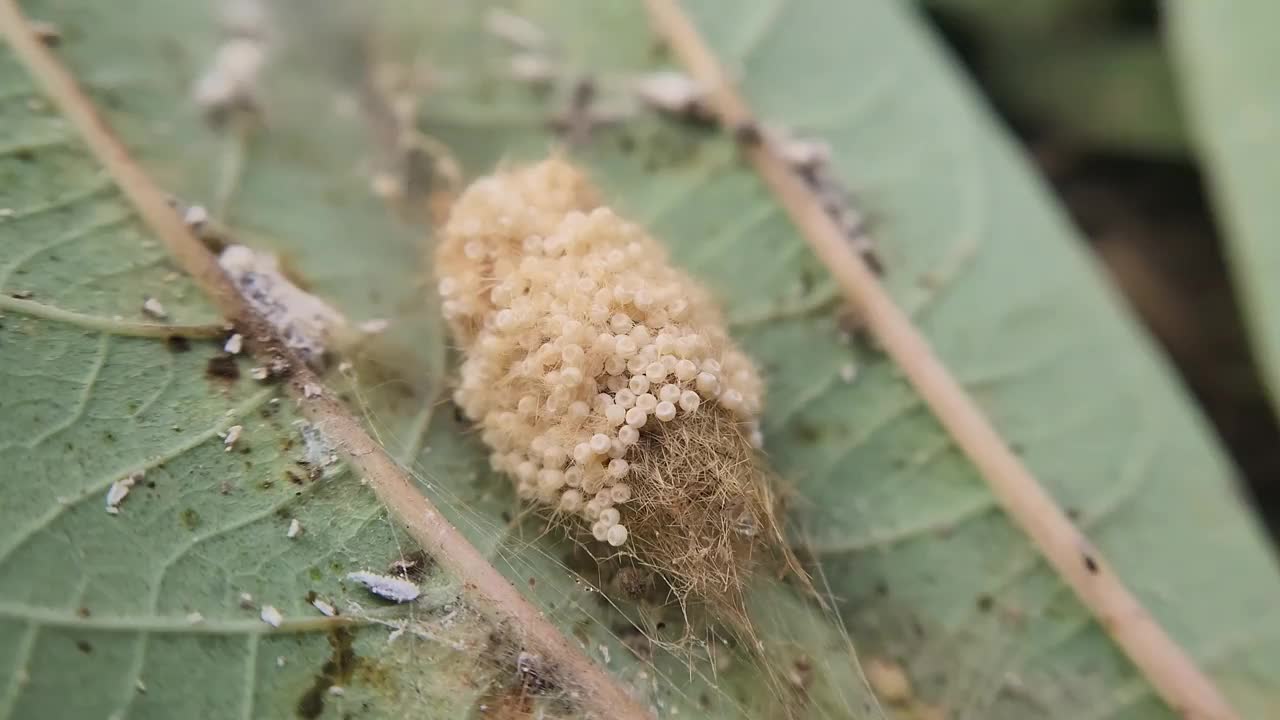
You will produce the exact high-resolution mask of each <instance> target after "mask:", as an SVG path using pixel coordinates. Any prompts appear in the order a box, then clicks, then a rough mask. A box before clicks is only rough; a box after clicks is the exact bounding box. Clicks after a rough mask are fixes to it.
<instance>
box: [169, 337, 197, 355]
mask: <svg viewBox="0 0 1280 720" xmlns="http://www.w3.org/2000/svg"><path fill="white" fill-rule="evenodd" d="M164 346H165V347H166V348H168V349H169V352H174V353H184V352H187V351H189V350H191V341H190V340H188V339H187V338H186V336H185V335H170V336H169V337H167V338H165V339H164Z"/></svg>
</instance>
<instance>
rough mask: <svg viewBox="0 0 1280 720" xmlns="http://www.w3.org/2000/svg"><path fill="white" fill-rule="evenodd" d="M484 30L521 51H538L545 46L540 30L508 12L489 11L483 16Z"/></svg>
mask: <svg viewBox="0 0 1280 720" xmlns="http://www.w3.org/2000/svg"><path fill="white" fill-rule="evenodd" d="M484 29H485V30H487V31H488V32H489V34H490V35H493V36H494V37H496V38H499V39H501V40H502V41H504V42H506V43H509V44H510V45H512V46H513V47H516V48H519V49H521V50H539V49H542V48H543V47H546V44H547V36H546V33H544V32H542V28H539V27H538V26H537V25H534V24H533V22H532V21H531V20H529V19H527V18H524V17H521V16H520V15H516V14H515V13H513V12H511V11H510V10H503V9H501V8H493V9H491V10H489V12H487V13H485V16H484Z"/></svg>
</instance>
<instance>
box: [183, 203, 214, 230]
mask: <svg viewBox="0 0 1280 720" xmlns="http://www.w3.org/2000/svg"><path fill="white" fill-rule="evenodd" d="M182 221H183V222H185V223H186V224H187V225H190V226H191V227H194V228H198V227H200V226H201V225H204V224H205V223H207V222H209V211H208V210H205V209H204V206H203V205H192V206H190V207H188V208H187V211H186V212H184V213H182Z"/></svg>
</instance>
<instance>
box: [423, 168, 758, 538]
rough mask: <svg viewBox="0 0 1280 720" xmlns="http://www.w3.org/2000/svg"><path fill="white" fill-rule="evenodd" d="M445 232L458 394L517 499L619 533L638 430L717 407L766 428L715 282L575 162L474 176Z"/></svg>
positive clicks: (442, 260) (638, 448)
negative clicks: (685, 267) (605, 196)
mask: <svg viewBox="0 0 1280 720" xmlns="http://www.w3.org/2000/svg"><path fill="white" fill-rule="evenodd" d="M444 235H445V236H444V239H443V241H442V243H441V245H440V247H439V249H438V253H437V265H436V268H437V274H438V281H439V282H438V289H439V293H440V296H441V298H442V308H443V313H444V316H445V318H446V320H447V321H448V323H449V325H450V328H451V330H452V332H453V334H454V337H455V338H456V339H457V340H458V342H459V343H460V344H461V346H462V350H463V356H464V360H463V363H462V367H461V379H460V383H459V385H458V387H457V389H456V391H455V394H454V400H455V402H456V403H457V404H458V406H459V407H460V408H461V409H462V410H463V411H464V412H465V413H466V415H467V416H468V417H469V418H470V419H471V420H473V421H475V422H476V423H478V424H479V426H480V428H481V432H482V438H483V440H484V442H485V444H486V445H487V446H488V447H489V448H490V449H491V455H490V460H491V463H492V466H493V467H494V468H495V469H496V470H499V471H502V472H504V473H506V474H508V475H510V476H511V477H512V478H514V480H515V485H516V490H517V492H518V494H519V495H520V496H521V497H522V498H525V499H528V500H533V501H536V502H538V503H541V504H543V505H544V506H547V507H550V508H552V509H554V510H556V511H558V512H559V513H562V514H564V515H569V516H578V517H581V518H582V519H583V520H585V521H586V522H587V523H589V524H590V527H591V533H592V535H593V536H594V537H595V538H596V539H597V540H599V541H602V542H608V543H609V544H610V545H613V546H615V547H617V546H621V545H623V544H625V543H626V542H627V538H628V534H629V531H628V529H627V525H626V508H627V504H628V503H630V502H639V501H643V497H636V496H634V495H633V491H634V490H635V489H637V487H638V486H640V485H643V483H642V482H638V481H639V480H642V479H637V478H635V477H633V475H632V472H633V468H632V461H634V459H635V458H636V454H637V453H640V452H644V449H643V446H644V443H645V442H646V438H647V436H652V435H654V434H655V432H656V431H657V430H659V429H660V427H661V426H662V425H664V424H667V423H679V422H681V421H682V418H685V417H688V416H689V415H691V414H693V413H698V412H710V411H712V407H711V406H712V404H715V405H718V406H719V407H721V408H723V409H724V410H726V411H728V412H730V413H732V415H733V416H734V417H736V418H737V419H738V420H739V421H740V422H741V423H743V424H744V425H745V426H746V428H747V431H748V432H747V434H748V435H749V436H751V437H753V438H758V437H759V431H758V425H757V423H756V420H757V418H758V416H759V412H760V407H761V399H762V392H763V387H762V384H761V381H760V377H759V375H758V374H757V372H756V370H755V368H754V366H753V365H752V363H751V361H750V360H749V359H748V358H747V357H746V356H745V355H744V354H743V353H742V352H741V351H739V350H738V349H737V348H736V347H735V346H734V345H733V343H732V341H731V340H730V339H729V336H728V334H727V332H726V331H725V327H724V322H723V320H722V318H721V317H720V314H719V312H718V310H717V308H716V307H715V305H714V304H713V302H712V300H711V298H710V296H709V295H708V293H707V292H706V291H705V290H704V289H703V288H702V287H701V286H700V285H699V284H697V283H696V282H694V281H693V280H692V279H691V278H689V277H688V276H687V275H685V274H684V273H682V272H680V271H679V270H676V269H675V268H673V267H671V265H669V264H668V261H667V256H666V252H665V249H664V248H663V247H662V245H661V244H660V243H659V242H657V241H656V240H654V239H653V238H652V237H650V236H649V235H647V234H646V233H645V232H644V231H643V230H641V229H640V228H639V227H637V226H636V225H634V224H631V223H628V222H626V221H624V220H623V219H621V218H619V217H618V216H617V215H615V214H614V213H613V212H612V211H611V210H610V209H608V208H606V207H602V206H600V204H599V203H598V201H597V200H596V199H595V197H594V192H593V191H592V190H591V188H590V186H589V185H588V184H587V182H586V180H585V178H584V177H583V176H582V175H581V173H579V172H578V171H577V170H576V169H574V168H572V166H570V165H568V164H567V163H565V162H563V161H561V160H558V159H552V160H548V161H546V162H543V163H541V164H539V165H535V166H532V167H530V168H526V169H522V170H516V171H509V172H504V173H499V174H497V175H494V176H491V177H489V178H485V179H482V180H480V181H477V182H476V183H474V184H473V185H472V186H471V188H469V189H468V190H467V192H465V193H464V194H463V195H462V197H460V198H459V200H458V202H457V204H456V205H455V207H454V210H453V213H452V215H451V217H450V220H449V223H448V225H447V227H446V229H445V234H444ZM652 441H660V438H653V439H652Z"/></svg>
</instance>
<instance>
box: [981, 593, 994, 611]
mask: <svg viewBox="0 0 1280 720" xmlns="http://www.w3.org/2000/svg"><path fill="white" fill-rule="evenodd" d="M995 604H996V601H995V600H993V599H991V596H990V595H988V594H986V593H983V594H981V595H979V596H978V609H979V610H981V611H982V612H990V611H991V608H992V606H994V605H995Z"/></svg>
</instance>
